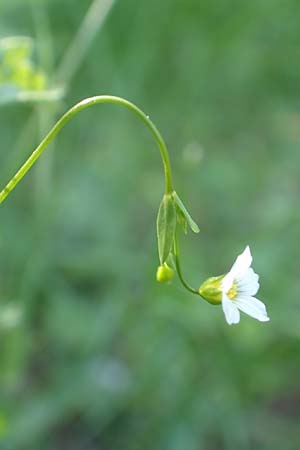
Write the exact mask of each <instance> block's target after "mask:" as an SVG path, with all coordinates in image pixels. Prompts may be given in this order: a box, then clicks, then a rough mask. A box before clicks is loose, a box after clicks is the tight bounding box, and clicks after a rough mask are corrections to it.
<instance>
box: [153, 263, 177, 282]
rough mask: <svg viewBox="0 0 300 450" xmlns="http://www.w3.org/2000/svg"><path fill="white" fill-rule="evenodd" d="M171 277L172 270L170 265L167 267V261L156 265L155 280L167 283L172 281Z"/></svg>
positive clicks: (172, 275)
mask: <svg viewBox="0 0 300 450" xmlns="http://www.w3.org/2000/svg"><path fill="white" fill-rule="evenodd" d="M173 277H174V270H173V269H171V267H169V266H168V265H167V263H164V264H163V265H162V266H158V268H157V271H156V280H157V281H158V282H159V283H168V282H170V281H172V279H173Z"/></svg>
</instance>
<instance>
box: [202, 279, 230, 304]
mask: <svg viewBox="0 0 300 450" xmlns="http://www.w3.org/2000/svg"><path fill="white" fill-rule="evenodd" d="M223 278H224V275H220V276H218V277H210V278H208V279H207V280H206V281H204V283H203V284H202V285H201V286H200V288H199V294H200V295H201V297H202V298H204V299H205V300H207V301H208V302H209V303H211V304H213V305H219V304H220V303H222V280H223Z"/></svg>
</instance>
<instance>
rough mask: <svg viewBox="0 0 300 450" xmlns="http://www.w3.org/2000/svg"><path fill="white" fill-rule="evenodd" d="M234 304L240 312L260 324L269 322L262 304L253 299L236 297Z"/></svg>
mask: <svg viewBox="0 0 300 450" xmlns="http://www.w3.org/2000/svg"><path fill="white" fill-rule="evenodd" d="M234 303H235V305H236V306H237V307H238V308H239V309H240V310H241V311H243V312H244V313H246V314H248V316H251V317H253V318H254V319H257V320H259V321H260V322H268V321H269V320H270V318H269V317H268V314H267V311H266V307H265V305H264V303H263V302H261V301H260V300H258V299H257V298H255V297H238V298H237V299H236V300H234Z"/></svg>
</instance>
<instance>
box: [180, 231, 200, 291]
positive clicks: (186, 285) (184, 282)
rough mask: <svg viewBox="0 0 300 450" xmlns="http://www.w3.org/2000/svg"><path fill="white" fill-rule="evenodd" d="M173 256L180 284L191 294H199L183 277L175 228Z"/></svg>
mask: <svg viewBox="0 0 300 450" xmlns="http://www.w3.org/2000/svg"><path fill="white" fill-rule="evenodd" d="M174 256H175V265H176V270H177V274H178V277H179V280H180V281H181V283H182V285H183V286H184V287H185V289H187V290H188V291H189V292H191V293H192V294H196V295H199V292H198V291H197V290H196V289H194V288H192V287H191V286H190V285H189V284H188V283H187V282H186V281H185V279H184V278H183V275H182V271H181V265H180V260H179V246H178V237H177V230H176V231H175V236H174Z"/></svg>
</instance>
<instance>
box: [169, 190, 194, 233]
mask: <svg viewBox="0 0 300 450" xmlns="http://www.w3.org/2000/svg"><path fill="white" fill-rule="evenodd" d="M172 195H173V198H174V200H175V203H176V206H177V207H178V209H179V210H180V211H181V213H182V214H183V216H184V217H185V219H186V221H187V223H188V224H189V226H190V228H191V230H192V231H193V232H194V233H199V231H200V230H199V227H198V225H197V224H196V222H195V221H194V220H193V219H192V217H191V215H190V214H189V212H188V210H187V209H186V207H185V206H184V204H183V203H182V201H181V199H180V198H179V196H178V195H177V193H176V192H175V191H174V192H173V194H172Z"/></svg>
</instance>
